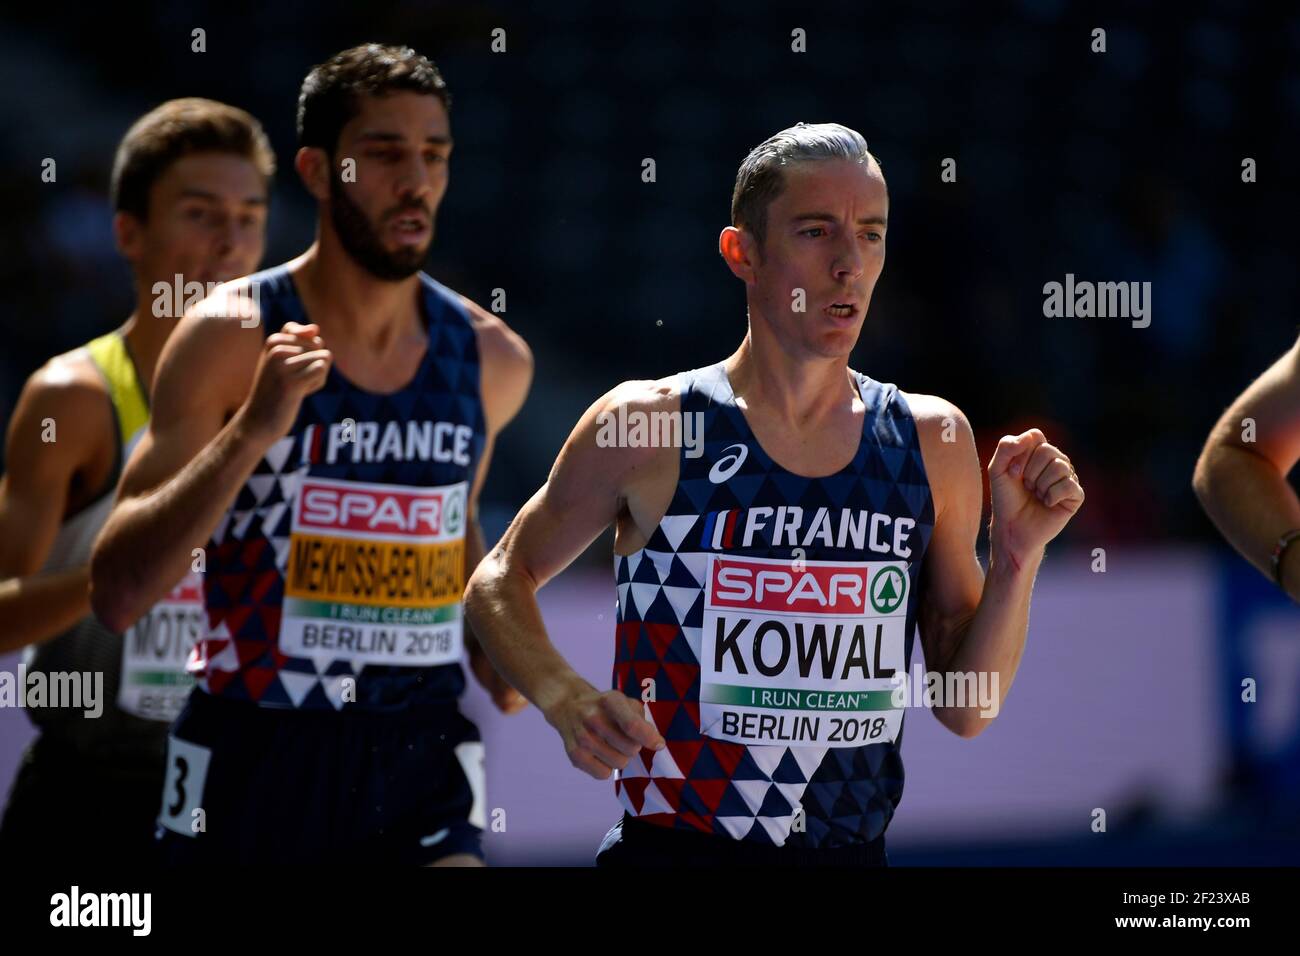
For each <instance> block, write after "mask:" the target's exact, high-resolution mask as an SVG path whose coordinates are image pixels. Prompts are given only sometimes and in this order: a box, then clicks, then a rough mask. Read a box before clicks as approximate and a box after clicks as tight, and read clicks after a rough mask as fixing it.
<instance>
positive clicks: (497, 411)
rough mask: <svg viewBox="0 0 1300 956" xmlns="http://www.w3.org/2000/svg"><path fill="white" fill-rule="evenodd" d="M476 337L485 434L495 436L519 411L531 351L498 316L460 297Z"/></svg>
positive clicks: (530, 377) (529, 370) (529, 371)
mask: <svg viewBox="0 0 1300 956" xmlns="http://www.w3.org/2000/svg"><path fill="white" fill-rule="evenodd" d="M460 300H461V302H462V303H463V304H464V305H465V308H466V309H467V310H468V311H469V314H470V320H471V321H472V322H473V323H474V329H475V332H476V333H477V336H478V350H479V368H480V371H481V378H480V385H479V390H480V392H481V394H482V397H483V414H484V416H485V418H486V419H487V427H488V433H489V434H490V435H495V434H496V433H497V432H499V431H500V430H501V429H503V428H505V426H506V425H507V424H509V423H510V421H511V419H513V418H514V417H515V415H516V414H517V413H518V412H519V409H520V407H521V406H522V405H523V403H524V398H525V397H526V396H527V395H528V388H529V386H530V385H531V384H532V380H533V353H532V350H530V349H529V348H528V343H527V342H525V341H524V340H523V338H522V337H521V336H520V335H519V334H518V333H516V332H514V331H512V330H511V328H510V327H509V326H508V325H506V323H505V322H504V321H502V319H501V318H500V317H498V316H495V315H493V314H492V313H490V312H488V311H487V310H485V309H483V308H482V307H481V306H479V305H478V304H476V303H475V302H473V301H471V300H470V299H467V298H465V297H464V296H461V297H460Z"/></svg>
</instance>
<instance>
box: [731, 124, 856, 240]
mask: <svg viewBox="0 0 1300 956" xmlns="http://www.w3.org/2000/svg"><path fill="white" fill-rule="evenodd" d="M819 159H847V160H849V161H851V162H857V163H867V164H870V163H872V162H874V163H875V164H876V167H877V168H879V166H880V163H879V161H878V160H876V158H875V157H874V156H872V155H871V152H870V151H869V150H868V149H867V141H866V140H865V139H863V138H862V134H861V133H859V132H858V131H857V130H853V129H849V128H848V127H847V126H841V125H840V124H839V123H796V124H795V125H794V126H791V127H790V128H789V129H783V130H781V132H779V133H777V134H776V135H775V136H771V137H769V138H768V139H765V140H764V141H763V142H761V143H759V144H758V145H757V146H755V147H754V148H753V149H752V150H750V151H749V155H748V156H746V157H745V161H744V162H743V163H741V164H740V169H739V170H738V171H737V173H736V188H735V189H734V190H733V191H732V193H731V224H732V225H733V226H736V227H737V228H741V229H745V230H748V231H749V232H750V233H752V234H753V236H754V238H755V239H757V240H758V245H759V248H760V249H761V248H762V247H763V242H764V240H765V239H766V238H767V208H768V206H770V205H771V204H772V201H773V200H775V199H776V197H777V196H779V195H781V191H782V190H783V189H785V177H784V176H783V175H782V174H781V168H782V167H783V166H789V165H790V164H792V163H802V162H808V161H810V160H819Z"/></svg>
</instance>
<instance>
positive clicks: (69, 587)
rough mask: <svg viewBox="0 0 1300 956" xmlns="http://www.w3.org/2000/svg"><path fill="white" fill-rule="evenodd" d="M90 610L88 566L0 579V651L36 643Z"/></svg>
mask: <svg viewBox="0 0 1300 956" xmlns="http://www.w3.org/2000/svg"><path fill="white" fill-rule="evenodd" d="M89 613H90V567H89V566H88V565H82V566H81V567H79V568H72V569H70V570H67V571H55V572H53V573H50V574H32V575H28V576H27V577H23V578H10V579H9V580H8V581H0V621H3V622H4V626H3V627H0V653H5V652H7V651H14V650H17V649H18V648H20V647H25V646H27V645H28V644H39V643H40V642H41V641H47V640H49V639H50V638H52V637H55V636H57V635H58V634H61V633H62V632H63V631H65V630H67V629H68V628H69V627H71V626H72V625H73V624H75V623H76V622H77V621H78V620H80V619H81V618H83V617H85V616H86V615H87V614H89Z"/></svg>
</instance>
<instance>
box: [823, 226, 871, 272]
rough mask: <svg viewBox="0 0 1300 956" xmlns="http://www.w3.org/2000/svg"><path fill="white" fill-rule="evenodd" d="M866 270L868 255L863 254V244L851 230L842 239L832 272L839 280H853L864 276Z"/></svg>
mask: <svg viewBox="0 0 1300 956" xmlns="http://www.w3.org/2000/svg"><path fill="white" fill-rule="evenodd" d="M865 270H866V256H865V255H863V252H862V246H861V244H860V243H859V242H858V237H857V236H856V235H854V234H853V233H852V231H849V232H848V233H847V234H846V235H845V236H844V237H843V238H841V239H840V243H839V248H837V249H836V255H835V261H834V262H833V263H832V264H831V274H832V275H833V276H834V277H835V278H836V279H837V280H846V279H847V280H853V279H860V278H862V273H863V272H864V271H865Z"/></svg>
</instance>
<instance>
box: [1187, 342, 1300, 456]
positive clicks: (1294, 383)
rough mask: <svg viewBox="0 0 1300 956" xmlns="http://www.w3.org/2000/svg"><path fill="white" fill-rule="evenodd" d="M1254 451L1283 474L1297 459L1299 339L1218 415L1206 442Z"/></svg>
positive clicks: (1299, 447)
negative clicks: (1217, 419)
mask: <svg viewBox="0 0 1300 956" xmlns="http://www.w3.org/2000/svg"><path fill="white" fill-rule="evenodd" d="M1216 447H1235V448H1238V449H1241V450H1243V451H1250V452H1254V453H1255V454H1258V455H1261V456H1263V457H1264V458H1266V459H1267V460H1268V461H1270V462H1271V463H1272V464H1273V465H1274V466H1275V467H1276V468H1277V469H1278V471H1279V472H1281V473H1282V474H1283V475H1286V474H1288V473H1290V471H1291V469H1292V468H1294V467H1295V464H1296V462H1297V461H1300V342H1297V343H1296V344H1295V345H1293V346H1292V347H1291V348H1290V349H1289V350H1287V352H1286V353H1285V354H1284V355H1282V356H1281V357H1280V358H1279V359H1278V360H1277V361H1276V362H1274V363H1273V364H1272V365H1271V366H1269V368H1268V369H1266V370H1265V371H1264V373H1263V374H1261V375H1260V376H1259V378H1257V379H1255V381H1253V382H1252V383H1251V384H1250V385H1249V386H1248V387H1247V388H1246V390H1245V391H1244V392H1242V394H1241V395H1240V396H1238V397H1237V399H1236V400H1235V401H1234V402H1233V403H1232V404H1231V405H1230V406H1229V407H1228V409H1227V411H1225V412H1224V413H1223V415H1222V416H1221V417H1220V418H1219V421H1218V423H1217V424H1216V425H1215V427H1214V431H1213V432H1212V433H1211V435H1210V439H1209V441H1208V442H1207V444H1206V451H1207V452H1209V451H1212V450H1213V449H1214V448H1216Z"/></svg>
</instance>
